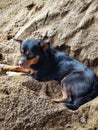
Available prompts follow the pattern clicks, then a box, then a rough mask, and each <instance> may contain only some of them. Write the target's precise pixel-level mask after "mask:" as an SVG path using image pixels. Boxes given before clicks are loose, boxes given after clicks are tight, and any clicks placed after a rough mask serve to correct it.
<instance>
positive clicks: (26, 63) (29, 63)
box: [23, 55, 40, 68]
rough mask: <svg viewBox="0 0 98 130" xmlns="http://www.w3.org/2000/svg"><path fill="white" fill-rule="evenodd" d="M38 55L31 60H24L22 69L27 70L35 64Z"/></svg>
mask: <svg viewBox="0 0 98 130" xmlns="http://www.w3.org/2000/svg"><path fill="white" fill-rule="evenodd" d="M39 58H40V57H39V55H37V56H35V57H34V58H33V59H30V60H25V61H24V63H23V67H25V68H29V67H30V66H31V65H34V64H36V63H37V62H38V61H39Z"/></svg>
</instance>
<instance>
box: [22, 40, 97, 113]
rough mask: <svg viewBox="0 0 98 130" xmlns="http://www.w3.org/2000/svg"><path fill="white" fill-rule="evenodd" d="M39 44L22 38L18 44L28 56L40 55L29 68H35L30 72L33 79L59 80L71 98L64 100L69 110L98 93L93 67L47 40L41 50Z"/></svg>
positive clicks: (38, 41) (36, 41)
mask: <svg viewBox="0 0 98 130" xmlns="http://www.w3.org/2000/svg"><path fill="white" fill-rule="evenodd" d="M40 43H41V41H40V40H24V41H23V42H22V44H21V47H20V50H21V49H24V50H25V53H26V52H27V51H30V52H31V57H30V58H32V57H33V56H35V55H39V56H40V58H39V61H38V63H36V64H34V65H31V66H30V69H34V70H36V71H37V72H36V74H34V75H32V77H33V78H35V79H36V80H38V81H40V82H41V81H50V80H57V81H61V85H62V89H65V90H66V91H67V93H68V96H69V97H70V98H71V99H72V100H71V101H68V100H65V101H63V103H64V104H65V105H66V106H67V107H68V108H69V109H72V110H76V109H78V108H79V107H80V106H81V105H82V104H84V103H86V102H88V101H90V100H91V99H93V98H95V97H96V96H97V95H98V77H97V76H96V74H95V73H94V71H93V70H92V69H90V68H88V67H87V66H86V65H84V64H82V63H81V62H79V61H77V60H75V59H73V58H71V57H70V56H68V55H67V54H66V53H64V52H60V51H58V50H56V49H54V48H53V47H51V44H49V43H44V44H43V46H44V45H45V44H47V45H48V48H47V49H46V50H43V46H40ZM25 53H24V55H25ZM27 59H29V58H28V57H27Z"/></svg>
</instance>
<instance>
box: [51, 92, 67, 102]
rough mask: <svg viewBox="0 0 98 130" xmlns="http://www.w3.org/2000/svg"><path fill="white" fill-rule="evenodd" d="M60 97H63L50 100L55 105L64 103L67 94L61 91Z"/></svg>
mask: <svg viewBox="0 0 98 130" xmlns="http://www.w3.org/2000/svg"><path fill="white" fill-rule="evenodd" d="M62 95H63V96H62V98H58V99H56V98H54V99H52V101H53V102H57V103H59V102H63V101H65V100H66V99H67V97H68V96H67V92H66V91H63V90H62Z"/></svg>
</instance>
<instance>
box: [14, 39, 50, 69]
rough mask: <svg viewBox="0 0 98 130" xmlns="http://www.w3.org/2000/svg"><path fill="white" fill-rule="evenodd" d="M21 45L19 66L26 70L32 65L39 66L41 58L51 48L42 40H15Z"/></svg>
mask: <svg viewBox="0 0 98 130" xmlns="http://www.w3.org/2000/svg"><path fill="white" fill-rule="evenodd" d="M14 40H15V41H17V42H19V43H20V53H21V59H20V60H19V65H20V66H23V67H25V68H29V67H30V66H31V65H34V64H37V63H38V62H39V60H40V57H41V55H42V54H44V52H45V51H46V50H47V49H48V48H49V46H50V43H49V42H44V41H42V40H38V39H36V40H31V39H27V40H19V39H14Z"/></svg>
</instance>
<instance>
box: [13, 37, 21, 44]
mask: <svg viewBox="0 0 98 130" xmlns="http://www.w3.org/2000/svg"><path fill="white" fill-rule="evenodd" d="M13 40H14V41H17V42H19V43H20V44H21V43H22V42H23V40H21V39H16V38H14V39H13Z"/></svg>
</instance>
